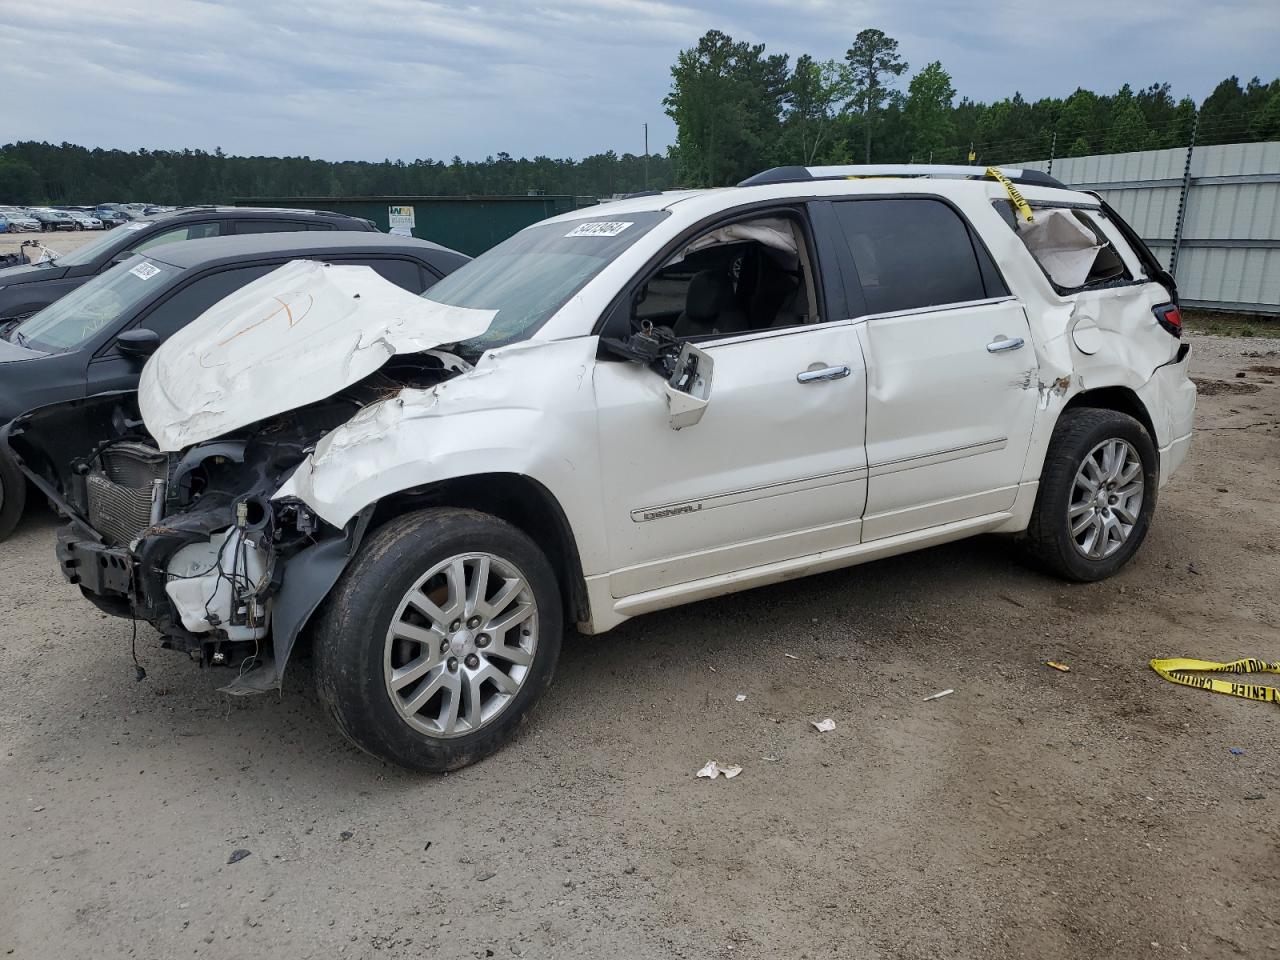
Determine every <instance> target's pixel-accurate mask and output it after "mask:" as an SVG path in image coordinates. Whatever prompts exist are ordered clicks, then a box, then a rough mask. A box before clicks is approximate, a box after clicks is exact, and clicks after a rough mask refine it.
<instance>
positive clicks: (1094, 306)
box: [968, 185, 1195, 483]
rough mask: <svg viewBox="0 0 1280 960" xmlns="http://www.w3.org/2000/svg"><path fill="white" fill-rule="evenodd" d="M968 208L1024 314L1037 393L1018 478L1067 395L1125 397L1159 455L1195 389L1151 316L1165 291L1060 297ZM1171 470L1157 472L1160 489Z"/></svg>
mask: <svg viewBox="0 0 1280 960" xmlns="http://www.w3.org/2000/svg"><path fill="white" fill-rule="evenodd" d="M988 193H989V195H990V199H992V200H999V199H1001V198H1002V197H1003V193H1002V191H1001V190H1000V188H999V187H998V186H994V185H993V187H992V189H990V190H989V191H988ZM1023 193H1024V195H1026V197H1027V199H1028V200H1031V201H1036V200H1042V201H1044V202H1052V201H1054V200H1058V199H1060V197H1061V191H1048V190H1044V189H1039V188H1026V189H1024V190H1023ZM1084 199H1085V200H1092V198H1089V197H1085V198H1084ZM968 212H969V213H970V216H971V218H972V220H973V222H974V226H975V227H977V229H978V230H979V231H980V232H981V234H982V235H983V238H984V239H985V240H986V242H987V245H988V248H989V249H990V250H991V253H992V256H993V257H994V258H995V260H996V262H997V263H998V264H999V266H1000V269H1001V271H1002V272H1003V274H1004V276H1005V279H1006V281H1007V282H1008V283H1009V287H1010V289H1011V290H1012V291H1013V293H1014V294H1015V295H1017V296H1018V297H1019V298H1020V299H1021V300H1022V301H1023V302H1024V303H1025V304H1026V308H1027V318H1028V322H1029V325H1030V328H1031V334H1032V338H1031V339H1032V345H1033V346H1034V348H1035V359H1036V367H1037V369H1036V370H1035V375H1034V376H1033V377H1029V378H1028V389H1035V390H1036V391H1037V394H1038V410H1037V414H1036V422H1035V428H1034V431H1033V433H1032V438H1031V444H1030V447H1029V449H1028V453H1027V461H1026V466H1025V468H1024V471H1023V480H1024V481H1032V480H1035V479H1037V478H1038V477H1039V475H1040V471H1041V468H1042V467H1043V465H1044V459H1045V455H1046V453H1047V451H1048V446H1049V440H1050V437H1051V436H1052V434H1053V428H1054V426H1055V425H1056V424H1057V421H1058V417H1059V416H1060V415H1061V413H1062V411H1063V409H1065V407H1066V406H1067V405H1068V404H1069V403H1070V402H1071V401H1072V400H1073V399H1075V398H1076V397H1077V396H1078V395H1079V394H1081V393H1085V392H1087V391H1090V390H1099V389H1103V388H1107V387H1122V388H1125V389H1128V390H1131V391H1133V393H1134V394H1136V395H1137V396H1138V398H1139V399H1140V400H1141V401H1142V402H1143V405H1144V406H1145V407H1146V409H1147V412H1148V414H1149V415H1150V417H1151V421H1152V425H1153V427H1154V428H1155V432H1156V436H1155V437H1153V438H1152V440H1153V441H1154V443H1155V445H1156V447H1157V448H1159V449H1160V450H1162V451H1163V450H1166V449H1168V448H1169V446H1170V445H1171V444H1173V443H1174V442H1175V441H1177V440H1180V439H1182V438H1183V437H1185V436H1186V435H1187V434H1189V433H1190V430H1191V421H1192V419H1193V416H1194V409H1195V385H1194V384H1192V383H1191V381H1190V380H1189V379H1188V378H1187V376H1186V364H1185V362H1183V363H1173V361H1174V360H1175V359H1176V358H1177V355H1178V350H1179V347H1180V346H1181V345H1182V341H1180V340H1179V339H1177V338H1175V337H1173V336H1171V335H1170V334H1169V333H1167V332H1166V331H1165V330H1164V329H1162V328H1161V327H1160V326H1159V324H1157V323H1156V320H1155V316H1154V314H1153V313H1152V307H1155V306H1157V305H1158V304H1163V303H1168V302H1169V300H1170V295H1169V291H1168V290H1166V289H1165V288H1164V286H1163V285H1161V284H1160V283H1158V282H1156V281H1154V280H1147V282H1138V283H1131V284H1126V285H1124V286H1117V287H1110V288H1105V289H1096V290H1088V291H1083V292H1079V293H1075V294H1071V295H1063V294H1060V293H1058V291H1056V290H1055V289H1054V288H1053V286H1052V284H1050V283H1049V280H1048V278H1047V277H1046V276H1045V275H1044V272H1043V271H1042V270H1041V269H1040V267H1039V265H1038V264H1037V263H1036V262H1035V259H1034V258H1033V257H1032V255H1031V253H1030V252H1029V251H1028V250H1027V249H1026V247H1025V246H1024V245H1023V243H1022V241H1021V240H1020V239H1019V238H1018V236H1017V234H1016V233H1015V232H1014V231H1013V230H1011V229H1010V228H1009V226H1008V224H1006V223H1005V222H1004V221H1003V220H1002V219H1001V217H1000V216H999V214H997V213H996V212H995V209H994V207H992V206H991V204H989V203H988V204H985V205H983V206H979V207H973V208H972V209H970V210H969V211H968ZM1103 226H1104V232H1106V233H1107V235H1108V237H1109V238H1110V239H1111V240H1112V241H1113V243H1115V244H1116V247H1117V249H1118V250H1119V251H1120V253H1121V256H1122V258H1123V259H1124V261H1125V265H1126V266H1127V267H1128V268H1129V271H1130V273H1131V274H1133V275H1134V276H1135V277H1139V278H1141V277H1145V273H1144V272H1143V268H1142V266H1141V264H1140V263H1139V262H1138V261H1137V258H1136V257H1134V256H1133V255H1132V253H1131V251H1129V250H1128V247H1127V244H1125V243H1124V241H1123V239H1122V238H1121V239H1117V238H1118V237H1119V234H1118V231H1115V230H1114V228H1110V229H1107V227H1108V225H1107V224H1105V223H1104V224H1103ZM1082 346H1083V347H1084V348H1085V349H1087V350H1089V351H1091V352H1087V353H1086V352H1085V349H1081V347H1082ZM1174 466H1176V464H1171V465H1168V466H1167V467H1166V468H1164V469H1162V470H1161V482H1162V483H1163V482H1164V481H1165V479H1167V477H1168V475H1169V473H1170V472H1171V471H1172V469H1173V467H1174Z"/></svg>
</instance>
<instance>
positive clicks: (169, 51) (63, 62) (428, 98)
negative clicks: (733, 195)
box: [0, 0, 1280, 159]
mask: <svg viewBox="0 0 1280 960" xmlns="http://www.w3.org/2000/svg"><path fill="white" fill-rule="evenodd" d="M5 20H6V26H5V29H4V31H3V33H0V85H3V87H4V89H7V90H9V91H13V90H15V89H22V90H30V91H33V95H29V96H26V97H19V98H13V97H9V98H7V100H6V111H5V112H6V117H5V119H6V122H5V124H4V129H3V130H2V131H0V136H2V137H3V138H5V139H47V140H53V141H61V140H70V141H73V142H79V143H85V144H88V145H92V146H99V145H101V146H123V147H140V146H145V147H152V148H159V147H184V146H199V147H205V148H212V147H214V146H216V145H221V146H222V147H223V148H224V149H226V150H228V151H231V152H236V153H265V154H295V155H297V154H308V155H311V156H323V157H330V158H359V159H381V158H382V157H385V156H391V157H403V158H413V157H425V156H431V157H437V158H447V157H450V156H452V155H454V154H455V153H456V154H460V155H462V156H464V157H476V158H478V157H483V156H485V155H487V154H492V153H496V152H498V151H499V150H507V151H509V152H511V153H514V154H527V155H533V154H537V153H545V154H548V155H551V156H560V157H563V156H582V155H584V154H587V153H593V152H598V151H602V150H607V149H616V150H619V151H626V150H630V151H637V150H638V149H639V147H640V142H641V141H640V138H641V124H642V123H643V122H646V121H647V122H648V123H649V124H650V137H651V140H650V142H651V144H653V145H654V146H655V147H661V146H662V145H664V144H665V143H666V142H667V140H668V139H669V138H670V137H671V136H672V135H673V132H674V131H673V129H672V126H671V124H670V121H669V120H668V119H667V118H666V117H665V116H664V114H663V112H662V105H661V101H662V97H663V95H664V94H665V93H666V91H667V88H668V85H669V82H670V73H669V70H670V66H671V64H672V62H673V61H674V59H675V56H676V54H677V52H678V51H679V50H680V49H681V48H682V47H686V46H690V45H692V44H693V43H695V42H696V41H697V38H698V37H699V36H700V35H701V34H702V33H703V32H704V31H706V30H708V29H711V28H716V29H720V30H722V31H724V32H726V33H729V34H730V35H732V36H734V37H738V38H742V39H747V40H751V41H752V42H764V43H767V44H768V46H769V49H770V51H771V52H786V53H790V54H791V55H792V56H793V57H794V56H795V55H798V54H800V53H804V52H809V53H812V54H813V55H815V56H817V57H819V58H820V59H821V58H826V57H840V56H842V55H843V53H844V50H845V48H847V47H848V45H849V43H850V41H851V40H852V38H853V36H854V35H855V34H856V33H857V32H858V30H860V29H862V28H863V27H866V26H878V27H880V28H882V29H884V30H885V31H887V32H888V33H889V34H890V35H893V36H896V37H898V38H899V40H900V41H901V43H902V53H903V55H904V56H905V57H906V58H907V59H908V60H909V61H910V62H911V64H912V66H913V67H915V68H918V67H920V66H923V65H924V64H925V63H926V62H928V61H929V60H934V59H941V60H942V61H943V64H944V66H946V67H947V68H948V69H949V70H950V71H951V72H952V74H953V75H954V77H955V82H956V87H957V88H958V89H959V90H960V92H961V93H962V94H965V95H968V96H970V97H974V98H977V99H990V98H993V97H998V96H1004V95H1008V94H1011V93H1012V92H1013V90H1014V89H1020V90H1021V91H1022V92H1023V94H1024V95H1026V96H1029V97H1038V96H1047V95H1064V94H1066V93H1069V92H1070V91H1071V90H1073V89H1075V87H1076V86H1079V85H1084V86H1088V87H1092V88H1094V89H1098V90H1101V91H1107V90H1114V89H1115V88H1116V87H1118V86H1119V85H1120V84H1121V83H1124V82H1129V83H1131V84H1133V85H1134V86H1139V85H1145V84H1147V83H1150V82H1152V81H1156V80H1168V81H1170V82H1172V83H1173V84H1174V92H1175V94H1183V93H1189V94H1192V95H1194V96H1196V97H1203V96H1204V95H1205V94H1207V93H1208V91H1209V89H1211V88H1212V86H1213V84H1214V83H1215V82H1216V81H1217V80H1219V79H1221V78H1222V77H1224V76H1227V75H1228V74H1231V73H1237V74H1239V75H1241V76H1242V77H1245V78H1247V77H1249V76H1252V75H1253V74H1254V73H1263V72H1266V71H1267V70H1272V71H1274V69H1275V68H1274V55H1273V51H1274V49H1275V46H1276V42H1277V39H1280V18H1277V17H1276V16H1275V15H1274V7H1273V0H1243V2H1228V0H1208V2H1207V3H1206V2H1204V0H1169V2H1167V3H1161V4H1156V3H1152V2H1147V3H1129V4H1119V5H1117V4H1116V3H1114V0H1079V2H1078V3H1076V4H1074V5H1072V6H1070V7H1061V6H1058V7H1047V6H1046V7H1043V8H1038V7H1037V6H1036V5H1030V6H1028V5H1027V4H1026V3H1025V0H1018V2H1015V0H987V2H982V3H980V2H977V0H953V2H946V0H936V2H932V3H921V2H915V3H910V2H908V3H902V2H898V3H893V4H891V3H889V2H888V0H853V2H849V0H734V2H730V0H721V2H717V3H711V4H707V3H700V4H694V3H692V2H679V0H533V2H518V0H487V2H485V3H483V4H480V3H478V2H474V0H472V2H465V0H354V2H353V0H309V2H307V3H305V4H300V3H297V2H296V0H220V2H215V0H113V2H111V3H104V2H102V0H58V2H57V3H48V4H29V3H23V4H9V5H7V6H6V11H5ZM1191 35H1194V36H1195V38H1196V55H1195V56H1194V57H1191V56H1178V55H1177V53H1176V51H1178V50H1180V49H1186V38H1187V37H1188V36H1191ZM64 50H65V51H67V55H65V56H56V57H51V56H50V51H64ZM1267 79H1269V77H1268V78H1267Z"/></svg>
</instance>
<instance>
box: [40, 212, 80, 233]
mask: <svg viewBox="0 0 1280 960" xmlns="http://www.w3.org/2000/svg"><path fill="white" fill-rule="evenodd" d="M29 212H30V214H31V216H33V217H35V218H36V220H37V221H38V222H39V224H40V229H41V230H42V231H44V230H74V229H75V228H76V222H75V221H74V220H72V219H71V217H70V216H68V215H67V213H66V212H65V211H62V210H42V209H40V208H38V207H36V208H33V209H31V210H30V211H29Z"/></svg>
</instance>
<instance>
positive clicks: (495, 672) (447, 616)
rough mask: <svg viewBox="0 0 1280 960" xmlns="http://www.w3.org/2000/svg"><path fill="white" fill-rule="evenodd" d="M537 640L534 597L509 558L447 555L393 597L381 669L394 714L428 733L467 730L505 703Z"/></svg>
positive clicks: (488, 719)
mask: <svg viewBox="0 0 1280 960" xmlns="http://www.w3.org/2000/svg"><path fill="white" fill-rule="evenodd" d="M537 646H538V604H537V601H536V600H535V599H534V595H533V590H532V589H531V587H530V586H529V581H528V579H527V578H526V577H525V576H524V574H523V573H521V572H520V570H519V569H517V568H516V566H515V565H514V564H513V563H511V562H510V561H508V560H505V559H503V558H502V557H498V556H495V555H494V554H490V553H467V554H459V555H457V556H453V557H449V558H448V559H447V560H443V561H441V562H440V563H437V564H436V565H435V566H433V567H432V568H431V569H430V570H428V571H427V572H426V573H425V574H423V575H422V576H421V577H420V578H419V579H418V580H417V581H416V582H415V583H414V585H413V586H412V587H410V589H409V590H408V591H407V592H406V593H405V595H404V596H403V597H402V598H401V600H400V603H399V605H398V606H397V608H396V612H395V614H394V616H392V618H391V625H390V627H389V628H388V629H387V636H386V645H385V653H384V656H383V670H384V673H385V678H386V689H387V694H388V696H390V697H391V702H392V703H393V704H394V705H395V708H396V711H397V712H398V713H399V714H400V717H401V718H402V719H403V720H404V721H405V722H406V723H408V724H409V725H410V726H411V727H413V728H414V729H415V730H418V731H419V732H421V733H425V734H427V735H428V736H432V737H458V736H462V735H464V734H468V733H474V732H475V731H476V730H479V729H480V728H481V727H483V726H485V725H486V724H488V723H489V722H491V721H492V720H493V719H494V718H495V717H497V716H498V715H499V714H500V713H502V711H503V710H505V709H506V708H507V706H509V705H510V703H511V701H512V700H513V699H514V698H515V696H516V694H517V693H518V692H519V690H520V688H521V686H522V685H523V683H524V681H525V678H526V677H527V676H528V674H529V668H530V665H531V664H532V663H533V658H534V655H535V653H536V652H537Z"/></svg>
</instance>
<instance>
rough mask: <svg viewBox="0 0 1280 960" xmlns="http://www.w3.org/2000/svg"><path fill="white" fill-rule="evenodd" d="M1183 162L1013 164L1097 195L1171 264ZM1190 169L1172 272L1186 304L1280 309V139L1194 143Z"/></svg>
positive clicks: (1169, 154)
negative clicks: (1205, 145) (1174, 266)
mask: <svg viewBox="0 0 1280 960" xmlns="http://www.w3.org/2000/svg"><path fill="white" fill-rule="evenodd" d="M1186 164H1187V151H1186V150H1185V149H1183V148H1179V149H1175V150H1148V151H1145V152H1142V153H1113V154H1105V155H1102V156H1094V157H1071V158H1065V159H1057V160H1054V161H1053V169H1052V170H1050V169H1049V161H1047V160H1038V161H1034V162H1028V163H1013V164H1010V166H1020V167H1025V168H1029V169H1032V170H1044V171H1048V172H1051V173H1052V174H1053V176H1055V177H1057V178H1058V179H1059V180H1061V181H1062V182H1063V183H1065V184H1068V185H1070V186H1077V187H1082V188H1086V189H1090V190H1097V191H1098V192H1099V193H1100V194H1102V196H1103V197H1105V198H1106V201H1107V203H1109V204H1111V206H1113V207H1115V209H1116V211H1117V212H1118V213H1119V214H1120V215H1121V216H1122V217H1124V218H1125V219H1126V220H1128V221H1129V223H1130V224H1132V226H1133V228H1134V229H1135V230H1137V231H1138V233H1139V234H1140V235H1141V236H1142V238H1143V239H1144V240H1146V241H1147V244H1148V245H1149V246H1150V247H1151V250H1152V252H1153V253H1155V255H1156V256H1157V257H1159V258H1160V259H1161V260H1162V261H1163V262H1164V263H1166V264H1172V263H1173V262H1174V241H1175V238H1176V237H1177V235H1178V232H1177V231H1178V212H1179V204H1180V202H1181V200H1182V195H1183V177H1184V174H1185V173H1186ZM1190 173H1191V178H1190V185H1189V188H1188V190H1187V196H1186V204H1185V210H1184V212H1183V223H1182V233H1181V239H1180V242H1179V243H1178V250H1177V259H1176V269H1175V276H1176V277H1177V280H1178V292H1179V294H1180V296H1181V298H1182V301H1183V302H1184V303H1185V304H1186V305H1188V306H1198V307H1207V308H1213V309H1223V310H1245V311H1257V312H1262V313H1280V143H1231V144H1223V145H1220V146H1212V147H1197V148H1196V149H1195V150H1194V151H1192V154H1191V171H1190Z"/></svg>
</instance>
